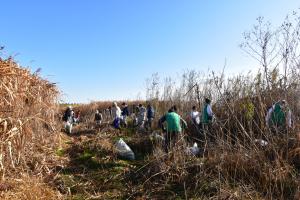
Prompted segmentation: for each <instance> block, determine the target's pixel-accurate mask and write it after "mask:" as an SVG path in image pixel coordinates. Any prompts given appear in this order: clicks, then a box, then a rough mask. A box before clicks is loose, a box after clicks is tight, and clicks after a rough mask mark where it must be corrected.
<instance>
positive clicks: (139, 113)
mask: <svg viewBox="0 0 300 200" xmlns="http://www.w3.org/2000/svg"><path fill="white" fill-rule="evenodd" d="M108 112H109V115H110V117H111V119H112V125H113V126H114V127H115V128H117V129H120V128H121V127H127V126H128V118H129V117H130V116H131V117H132V118H133V124H134V126H136V127H139V128H141V129H148V130H151V129H152V122H153V120H154V117H155V110H154V108H153V106H152V105H151V104H148V105H147V107H146V108H145V107H144V106H143V105H142V104H139V105H138V106H136V107H135V108H134V111H133V112H132V113H130V110H129V108H128V105H127V104H126V103H125V102H124V103H122V105H121V108H120V107H119V106H118V104H117V102H114V103H113V104H112V106H111V107H109V108H108ZM102 120H103V115H102V111H99V110H96V113H95V122H96V124H98V125H101V123H102Z"/></svg>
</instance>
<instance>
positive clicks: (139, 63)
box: [0, 0, 300, 102]
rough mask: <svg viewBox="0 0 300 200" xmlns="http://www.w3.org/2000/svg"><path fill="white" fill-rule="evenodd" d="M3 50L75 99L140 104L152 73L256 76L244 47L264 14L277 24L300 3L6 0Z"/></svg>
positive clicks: (0, 19)
mask: <svg viewBox="0 0 300 200" xmlns="http://www.w3.org/2000/svg"><path fill="white" fill-rule="evenodd" d="M0 3H1V12H0V23H1V25H0V45H4V46H6V49H5V53H6V55H14V54H17V53H18V55H17V56H16V60H18V61H19V62H20V63H21V64H22V65H23V66H30V67H31V69H32V70H36V69H37V68H39V67H41V68H42V74H43V75H44V77H46V78H48V79H50V80H51V81H54V82H58V83H59V84H58V85H59V87H60V89H61V90H62V91H63V92H64V94H65V95H64V97H63V98H64V99H65V100H66V101H67V102H87V101H89V100H106V99H109V100H112V99H134V98H135V97H136V95H137V93H138V92H142V94H143V90H144V88H145V79H146V78H147V77H149V76H151V74H152V73H155V72H159V73H160V75H161V76H175V75H176V74H177V73H180V72H181V71H182V70H183V69H187V68H190V69H197V70H203V71H207V69H208V68H210V69H213V70H216V71H218V70H221V68H222V67H223V64H224V60H225V58H226V59H227V72H228V73H236V72H241V71H248V70H249V69H252V68H254V67H255V66H256V64H255V62H254V61H252V59H250V58H248V57H246V56H245V54H244V53H243V52H242V51H241V49H239V47H238V45H239V44H240V43H241V41H242V38H243V37H242V33H243V32H244V31H246V30H250V29H251V27H252V25H253V24H255V19H256V18H257V17H258V16H264V17H265V18H266V19H268V20H270V21H271V22H272V24H275V25H277V24H279V23H280V22H282V20H283V19H284V17H285V16H286V15H287V14H288V13H290V12H291V11H293V10H298V8H299V7H300V2H299V0H276V1H275V0H248V1H246V0H244V1H238V0H222V1H221V0H219V1H217V0H205V1H204V0H184V1H183V0H86V1H83V0H77V1H74V0H48V1H46V0H24V1H20V0H1V1H0Z"/></svg>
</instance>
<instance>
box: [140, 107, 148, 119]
mask: <svg viewBox="0 0 300 200" xmlns="http://www.w3.org/2000/svg"><path fill="white" fill-rule="evenodd" d="M146 112H147V111H146V108H145V107H144V106H140V107H139V114H138V118H139V119H140V120H145V118H146Z"/></svg>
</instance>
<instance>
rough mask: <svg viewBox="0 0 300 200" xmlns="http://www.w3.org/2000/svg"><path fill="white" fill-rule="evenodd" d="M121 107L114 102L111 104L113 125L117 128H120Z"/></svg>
mask: <svg viewBox="0 0 300 200" xmlns="http://www.w3.org/2000/svg"><path fill="white" fill-rule="evenodd" d="M121 113H122V111H121V109H120V107H119V106H118V104H117V103H116V102H114V103H113V106H112V117H113V126H114V127H115V128H117V129H120V119H121Z"/></svg>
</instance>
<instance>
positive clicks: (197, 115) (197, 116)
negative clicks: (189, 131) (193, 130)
mask: <svg viewBox="0 0 300 200" xmlns="http://www.w3.org/2000/svg"><path fill="white" fill-rule="evenodd" d="M200 116H201V113H200V112H198V111H197V109H196V106H193V107H192V111H191V114H190V117H191V120H192V122H193V123H194V124H195V125H197V126H199V125H200Z"/></svg>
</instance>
